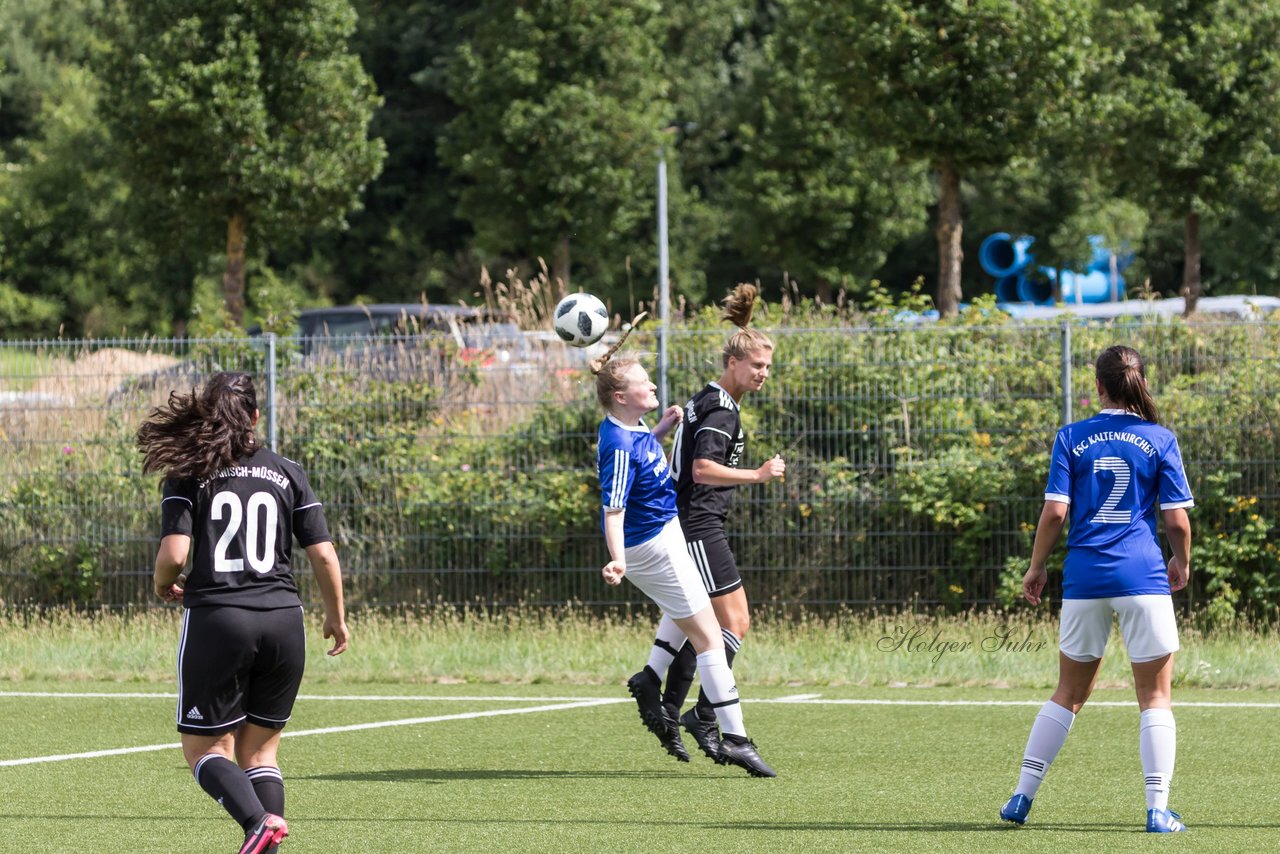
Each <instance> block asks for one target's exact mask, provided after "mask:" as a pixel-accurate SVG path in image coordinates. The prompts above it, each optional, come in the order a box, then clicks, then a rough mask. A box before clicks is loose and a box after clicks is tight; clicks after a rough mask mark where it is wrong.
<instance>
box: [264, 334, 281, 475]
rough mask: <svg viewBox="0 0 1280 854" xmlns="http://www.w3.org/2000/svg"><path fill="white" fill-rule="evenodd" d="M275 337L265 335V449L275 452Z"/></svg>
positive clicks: (276, 422) (276, 420)
mask: <svg viewBox="0 0 1280 854" xmlns="http://www.w3.org/2000/svg"><path fill="white" fill-rule="evenodd" d="M278 425H279V419H277V418H276V335H275V333H274V332H268V333H267V447H269V448H270V449H271V450H272V451H276V450H277V448H276V439H277V434H276V430H277V428H278Z"/></svg>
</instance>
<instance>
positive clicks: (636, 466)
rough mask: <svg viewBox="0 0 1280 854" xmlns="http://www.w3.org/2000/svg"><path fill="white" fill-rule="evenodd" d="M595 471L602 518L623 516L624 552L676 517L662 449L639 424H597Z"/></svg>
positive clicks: (673, 490)
mask: <svg viewBox="0 0 1280 854" xmlns="http://www.w3.org/2000/svg"><path fill="white" fill-rule="evenodd" d="M596 470H597V471H598V472H599V474H600V491H601V492H602V493H604V509H603V510H602V511H601V515H600V525H601V527H602V528H603V527H604V513H605V512H607V511H609V510H625V511H626V515H625V516H624V517H623V520H622V531H623V534H624V535H625V539H624V545H625V546H626V547H627V548H630V547H631V546H638V545H640V544H641V543H643V542H646V541H648V540H651V539H653V538H654V537H655V536H657V535H658V532H659V531H661V530H662V529H663V527H664V526H665V525H666V524H667V523H668V522H670V521H671V519H672V517H674V516H675V515H676V487H675V484H674V483H672V482H671V469H670V468H669V467H668V466H667V458H666V455H664V454H663V453H662V446H661V445H659V444H658V440H657V439H655V438H653V434H652V433H651V432H649V428H648V427H646V426H645V425H644V424H643V423H642V424H637V425H633V426H628V425H626V424H623V423H622V422H621V421H619V420H618V419H616V418H614V417H613V416H612V415H609V416H606V417H605V419H604V421H601V422H600V434H599V445H598V447H597V450H596Z"/></svg>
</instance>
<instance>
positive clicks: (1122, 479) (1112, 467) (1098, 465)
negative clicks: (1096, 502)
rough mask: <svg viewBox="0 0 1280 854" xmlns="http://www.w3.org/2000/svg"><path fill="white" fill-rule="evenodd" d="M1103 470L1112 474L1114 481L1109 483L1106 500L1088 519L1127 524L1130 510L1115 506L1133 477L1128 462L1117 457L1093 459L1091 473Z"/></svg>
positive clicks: (1113, 523)
mask: <svg viewBox="0 0 1280 854" xmlns="http://www.w3.org/2000/svg"><path fill="white" fill-rule="evenodd" d="M1104 471H1109V472H1111V473H1112V474H1114V475H1115V482H1113V483H1112V484H1111V492H1109V493H1108V494H1107V500H1106V501H1104V502H1102V506H1101V507H1099V508H1098V512H1097V514H1096V515H1094V517H1093V518H1092V519H1090V520H1089V521H1091V522H1097V523H1099V524H1102V525H1128V524H1129V523H1130V522H1131V521H1133V513H1132V511H1129V510H1117V509H1116V507H1118V506H1119V505H1120V499H1121V498H1124V494H1125V492H1127V491H1128V490H1129V481H1130V480H1132V479H1133V473H1132V470H1131V469H1130V468H1129V464H1128V463H1127V462H1125V461H1124V460H1122V459H1120V458H1119V457H1099V458H1098V459H1096V460H1094V461H1093V473H1094V474H1097V473H1098V472H1104Z"/></svg>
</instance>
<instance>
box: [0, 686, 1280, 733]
mask: <svg viewBox="0 0 1280 854" xmlns="http://www.w3.org/2000/svg"><path fill="white" fill-rule="evenodd" d="M6 697H66V698H72V699H76V698H100V697H101V698H116V697H125V698H133V699H144V700H176V699H177V697H178V695H177V694H164V693H154V694H144V693H125V692H119V693H117V692H110V691H102V692H63V691H0V699H4V698H6ZM298 699H299V700H307V701H313V700H324V701H336V702H371V701H380V702H387V701H390V702H396V701H399V702H431V703H436V702H454V701H462V702H468V703H480V702H494V703H573V704H579V705H592V704H601V705H603V704H607V703H623V702H630V701H629V700H621V699H614V698H607V697H606V698H602V697H580V696H579V697H506V696H493V697H486V696H461V695H460V696H442V695H431V694H299V695H298ZM742 702H744V703H751V704H755V703H771V704H783V705H790V704H796V705H809V706H1036V707H1040V706H1043V705H1044V700H907V699H888V700H876V699H840V698H823V697H822V695H821V694H792V695H790V696H787V697H774V698H751V697H744V698H743V700H742ZM1136 704H1137V701H1136V700H1090V701H1089V703H1088V705H1089V707H1090V708H1096V707H1098V706H1103V707H1108V706H1109V707H1114V708H1132V707H1133V706H1135V705H1136ZM574 707H575V706H555V707H548V708H566V709H567V708H574ZM1173 707H1174V708H1175V709H1280V702H1274V703H1262V702H1237V703H1230V702H1219V701H1189V702H1182V703H1180V702H1178V701H1176V700H1175V701H1174V703H1173ZM536 711H541V709H537V710H536ZM496 714H515V712H481V713H477V715H476V716H484V715H496ZM446 719H447V718H442V719H441V720H446ZM290 734H291V733H285V735H290ZM292 734H293V735H299V734H300V733H292Z"/></svg>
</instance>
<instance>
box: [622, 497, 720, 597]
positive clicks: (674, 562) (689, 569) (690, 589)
mask: <svg viewBox="0 0 1280 854" xmlns="http://www.w3.org/2000/svg"><path fill="white" fill-rule="evenodd" d="M626 557H627V574H626V577H627V578H628V579H629V580H630V581H631V583H632V584H634V585H635V586H636V587H638V588H640V591H641V592H642V593H644V595H646V596H648V597H649V598H650V599H652V600H653V604H655V605H657V606H658V607H659V608H661V609H662V613H664V614H666V615H667V616H668V617H672V618H674V619H677V620H681V619H684V618H685V617H692V616H693V615H694V614H696V613H698V612H699V611H701V610H702V609H703V608H707V607H710V605H711V599H710V597H709V596H707V588H706V587H704V586H703V584H702V579H701V577H699V575H698V568H697V567H696V566H695V565H694V563H693V558H691V557H689V552H688V550H687V549H686V548H685V544H684V531H682V530H681V529H680V520H679V519H676V518H673V519H672V520H671V521H670V522H668V523H667V524H666V525H665V526H664V527H663V529H662V530H661V531H659V532H658V534H657V536H655V537H653V538H652V539H649V540H645V541H644V542H643V543H641V544H640V545H638V546H631V547H630V548H628V549H627V550H626Z"/></svg>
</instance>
